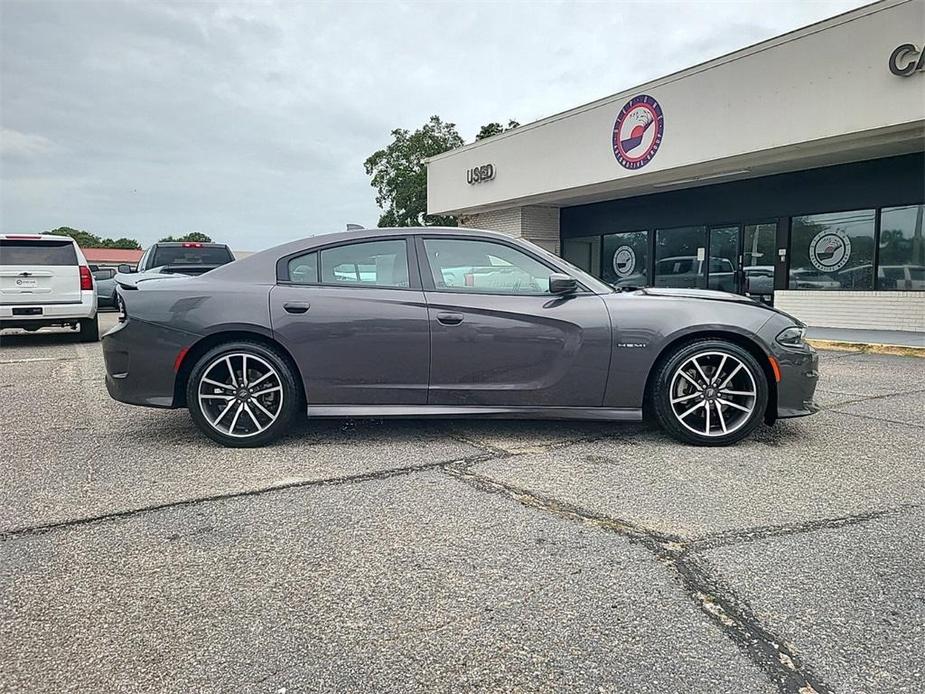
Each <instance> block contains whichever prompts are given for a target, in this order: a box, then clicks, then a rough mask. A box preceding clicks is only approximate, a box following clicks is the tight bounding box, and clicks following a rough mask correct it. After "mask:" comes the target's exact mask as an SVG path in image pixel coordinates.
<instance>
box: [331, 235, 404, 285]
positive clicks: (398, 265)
mask: <svg viewBox="0 0 925 694" xmlns="http://www.w3.org/2000/svg"><path fill="white" fill-rule="evenodd" d="M320 265H321V283H322V284H335V285H349V286H360V287H396V288H405V287H409V286H410V283H409V282H408V277H409V275H408V252H407V249H406V246H405V241H404V239H395V240H388V241H368V242H364V243H351V244H349V245H346V246H336V247H335V248H325V249H324V250H322V251H321V263H320Z"/></svg>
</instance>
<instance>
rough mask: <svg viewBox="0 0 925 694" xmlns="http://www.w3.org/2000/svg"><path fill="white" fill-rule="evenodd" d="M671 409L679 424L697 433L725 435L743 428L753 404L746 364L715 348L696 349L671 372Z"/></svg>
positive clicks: (751, 380)
mask: <svg viewBox="0 0 925 694" xmlns="http://www.w3.org/2000/svg"><path fill="white" fill-rule="evenodd" d="M669 393H670V400H671V409H672V412H673V413H674V416H675V418H676V419H677V421H678V422H680V423H681V425H682V426H683V427H685V428H686V429H688V430H689V431H692V432H693V433H695V434H697V435H699V436H709V437H716V436H726V435H728V434H731V433H732V432H734V431H736V430H738V429H740V428H741V427H743V426H744V425H745V424H746V423H747V422H748V421H749V419H750V418H751V416H752V413H753V412H754V411H755V406H756V404H757V401H758V400H757V398H758V389H757V387H756V385H755V378H754V376H753V375H752V373H751V370H750V369H749V368H748V366H747V365H746V364H745V363H744V362H742V360H741V359H739V358H738V357H736V356H734V355H732V354H728V353H726V352H719V351H707V352H700V353H699V354H695V355H694V356H692V357H690V358H688V359H687V360H686V361H684V362H683V363H682V364H681V365H680V366H679V367H678V368H677V369H676V370H675V372H674V374H672V377H671V388H670V390H669Z"/></svg>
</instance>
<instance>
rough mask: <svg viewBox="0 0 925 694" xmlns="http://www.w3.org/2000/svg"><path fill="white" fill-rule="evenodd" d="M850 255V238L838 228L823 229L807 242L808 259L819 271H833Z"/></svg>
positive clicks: (838, 268) (845, 261)
mask: <svg viewBox="0 0 925 694" xmlns="http://www.w3.org/2000/svg"><path fill="white" fill-rule="evenodd" d="M850 256H851V239H849V238H848V235H847V234H846V233H845V232H843V231H841V230H840V229H835V230H832V229H825V230H823V231H820V232H819V233H818V234H816V235H815V236H814V237H813V240H812V241H811V242H810V244H809V261H810V262H811V263H812V264H813V266H814V267H815V268H816V269H817V270H819V271H820V272H835V271H836V270H840V269H841V268H843V267H844V266H845V263H847V262H848V258H849V257H850Z"/></svg>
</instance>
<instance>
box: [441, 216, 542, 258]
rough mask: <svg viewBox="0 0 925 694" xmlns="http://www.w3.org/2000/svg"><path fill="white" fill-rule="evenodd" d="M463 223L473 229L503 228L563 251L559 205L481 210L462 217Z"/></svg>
mask: <svg viewBox="0 0 925 694" xmlns="http://www.w3.org/2000/svg"><path fill="white" fill-rule="evenodd" d="M459 225H460V226H464V227H469V228H470V229H487V230H489V231H500V232H501V233H503V234H509V235H511V236H514V237H516V238H521V239H526V240H528V241H532V242H533V243H535V244H537V245H538V246H542V247H543V248H545V249H546V250H548V251H551V252H553V253H557V254H558V253H559V208H557V207H536V206H532V207H512V208H509V209H506V210H494V211H492V212H480V213H478V214H472V215H467V216H465V217H460V218H459Z"/></svg>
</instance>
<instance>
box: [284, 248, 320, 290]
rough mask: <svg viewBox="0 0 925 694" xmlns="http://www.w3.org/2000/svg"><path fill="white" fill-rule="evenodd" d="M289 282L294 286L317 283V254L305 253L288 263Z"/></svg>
mask: <svg viewBox="0 0 925 694" xmlns="http://www.w3.org/2000/svg"><path fill="white" fill-rule="evenodd" d="M289 281H290V282H295V283H296V284H315V283H317V282H318V254H317V253H306V254H305V255H300V256H298V257H297V258H293V259H292V260H290V261H289Z"/></svg>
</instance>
